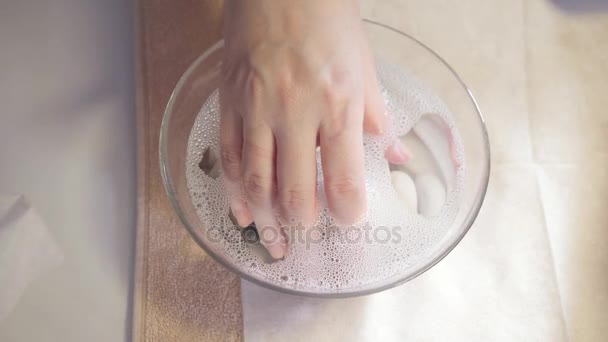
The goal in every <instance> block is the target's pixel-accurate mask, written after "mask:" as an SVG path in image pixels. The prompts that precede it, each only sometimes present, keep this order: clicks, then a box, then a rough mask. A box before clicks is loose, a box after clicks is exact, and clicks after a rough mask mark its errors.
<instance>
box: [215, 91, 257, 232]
mask: <svg viewBox="0 0 608 342" xmlns="http://www.w3.org/2000/svg"><path fill="white" fill-rule="evenodd" d="M229 101H230V100H229V99H227V94H226V92H220V103H221V116H220V154H221V158H220V159H221V163H222V170H223V179H224V183H225V184H226V188H227V191H228V195H229V196H230V209H231V210H232V214H233V215H234V217H235V218H236V220H237V222H238V224H239V226H241V227H247V226H248V225H249V224H250V223H251V222H252V221H253V218H252V216H251V213H250V212H249V209H248V208H247V205H246V203H245V201H244V199H243V198H242V196H241V151H242V147H243V121H242V119H241V117H240V115H238V114H237V113H236V112H235V111H234V110H233V107H232V106H231V105H230V104H229Z"/></svg>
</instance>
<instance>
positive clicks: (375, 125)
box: [363, 46, 388, 135]
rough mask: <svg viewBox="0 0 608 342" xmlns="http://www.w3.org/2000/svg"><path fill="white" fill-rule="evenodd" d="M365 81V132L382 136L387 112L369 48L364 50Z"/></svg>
mask: <svg viewBox="0 0 608 342" xmlns="http://www.w3.org/2000/svg"><path fill="white" fill-rule="evenodd" d="M363 80H364V82H365V89H364V91H365V114H364V117H363V130H364V131H365V132H367V133H370V134H376V135H381V134H383V133H384V130H385V127H386V124H387V121H388V120H387V112H386V107H385V105H384V98H383V97H382V93H381V92H380V87H379V86H378V79H377V77H376V69H375V64H374V59H373V56H372V55H371V53H370V52H369V48H367V46H366V47H365V48H364V59H363Z"/></svg>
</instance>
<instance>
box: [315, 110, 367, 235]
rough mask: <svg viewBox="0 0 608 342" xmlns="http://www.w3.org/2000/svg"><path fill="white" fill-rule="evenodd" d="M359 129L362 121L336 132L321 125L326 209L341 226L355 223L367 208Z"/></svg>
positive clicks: (329, 125)
mask: <svg viewBox="0 0 608 342" xmlns="http://www.w3.org/2000/svg"><path fill="white" fill-rule="evenodd" d="M355 115H356V114H355ZM359 116H362V113H361V114H359ZM361 119H362V118H361ZM360 127H361V121H358V123H357V124H355V125H350V126H347V127H345V129H341V130H339V131H336V130H335V129H334V128H332V124H331V123H330V124H328V123H326V122H324V123H322V124H321V164H322V166H323V177H324V179H325V193H326V196H327V201H328V205H329V209H330V210H331V212H332V214H333V215H334V216H335V218H336V220H337V221H338V222H339V223H341V224H351V223H354V222H355V221H356V220H357V219H358V218H359V217H360V216H361V215H362V214H363V213H364V212H365V208H366V203H365V181H364V158H363V135H362V132H361V128H360Z"/></svg>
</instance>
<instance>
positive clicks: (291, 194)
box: [280, 187, 310, 212]
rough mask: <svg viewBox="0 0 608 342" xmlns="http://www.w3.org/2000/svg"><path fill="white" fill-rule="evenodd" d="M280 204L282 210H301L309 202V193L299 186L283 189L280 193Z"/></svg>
mask: <svg viewBox="0 0 608 342" xmlns="http://www.w3.org/2000/svg"><path fill="white" fill-rule="evenodd" d="M280 200H281V205H282V207H283V210H284V211H287V212H295V211H301V210H302V209H303V208H304V207H306V206H307V205H308V204H309V202H310V193H308V192H307V191H305V190H303V189H302V188H301V187H293V188H290V189H285V190H283V191H282V192H281V194H280Z"/></svg>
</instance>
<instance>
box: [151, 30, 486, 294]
mask: <svg viewBox="0 0 608 342" xmlns="http://www.w3.org/2000/svg"><path fill="white" fill-rule="evenodd" d="M364 27H365V31H366V33H367V35H368V40H369V43H370V45H371V48H372V50H373V52H374V54H375V55H376V57H378V58H379V59H381V60H383V61H386V62H389V63H391V64H393V65H397V66H400V67H403V69H405V70H407V71H408V73H409V74H411V75H413V76H414V77H416V78H417V79H418V80H420V81H422V82H423V83H424V84H425V85H426V86H427V87H428V88H430V89H432V90H433V91H434V92H435V93H436V94H437V95H438V96H439V98H441V99H442V100H443V102H444V103H445V104H446V105H447V107H448V108H449V109H450V111H451V112H452V114H453V117H454V123H455V126H456V128H457V130H458V131H459V132H460V135H461V140H462V145H463V147H464V162H465V165H466V174H465V177H464V186H463V192H462V194H461V200H460V202H459V210H458V212H457V214H456V216H455V219H454V221H453V222H452V224H451V226H450V227H449V228H448V230H447V232H446V234H445V235H444V236H443V237H442V239H441V240H440V241H439V243H437V244H436V245H435V246H434V247H433V248H432V250H431V251H430V252H429V253H427V254H426V257H424V258H423V260H418V261H417V262H416V263H414V264H413V265H412V266H411V267H409V268H408V269H407V270H406V272H404V273H403V274H399V275H398V276H393V277H391V278H387V279H384V280H383V281H381V282H378V283H375V284H373V285H371V286H366V287H362V288H349V289H339V290H336V291H334V292H327V291H322V292H321V291H319V292H315V291H308V290H295V289H292V288H288V287H284V286H281V285H280V284H277V283H273V282H270V281H268V280H266V279H264V278H261V277H256V276H254V275H252V274H249V273H246V272H244V270H242V269H239V266H237V265H236V263H235V262H234V261H233V260H231V259H230V258H229V257H228V256H226V255H225V254H222V253H221V250H220V249H218V247H217V246H214V245H213V244H212V243H211V242H210V240H209V236H208V235H207V234H205V233H206V232H207V230H208V229H209V228H210V227H207V225H206V224H205V222H202V221H201V220H200V219H199V216H198V215H197V212H196V210H195V208H194V205H193V204H192V201H191V198H190V193H189V191H188V188H187V182H186V159H187V146H188V138H189V136H190V132H191V129H192V127H193V124H194V121H195V119H196V117H197V115H198V114H199V112H200V110H201V108H202V106H203V104H204V103H205V101H206V100H207V98H208V97H209V96H210V95H211V94H212V93H213V92H214V91H215V90H216V89H217V88H218V84H219V79H220V69H221V63H222V49H223V42H222V41H220V42H217V43H216V44H214V45H213V46H212V47H211V48H209V49H208V50H207V51H205V52H204V53H203V54H202V55H201V56H200V57H199V58H197V59H196V60H195V61H194V63H192V65H191V66H190V67H189V68H188V69H187V70H186V72H185V73H184V75H183V76H182V77H181V79H180V80H179V82H178V84H177V86H176V87H175V90H174V91H173V94H172V95H171V97H170V99H169V102H168V104H167V108H166V110H165V113H164V117H163V121H162V126H161V132H160V164H161V165H160V166H161V173H162V179H163V183H164V186H165V190H166V192H167V195H168V197H169V200H170V202H171V205H172V206H173V208H174V209H175V212H176V213H177V215H178V216H179V218H180V220H181V222H182V224H183V225H184V227H185V228H186V229H187V230H188V231H189V232H190V234H191V235H192V237H193V239H194V240H195V241H196V242H197V243H198V245H199V246H200V247H201V248H203V249H204V250H205V251H206V252H207V254H209V255H210V256H211V257H213V258H214V259H215V260H216V261H217V262H219V263H220V264H222V265H223V266H224V267H226V268H228V269H229V270H231V271H233V272H235V273H237V274H238V275H239V276H241V277H243V278H244V279H247V280H249V281H252V282H254V283H257V284H259V285H262V286H265V287H267V288H270V289H274V290H278V291H282V292H287V293H291V294H298V295H308V296H315V297H349V296H357V295H365V294H370V293H374V292H379V291H382V290H385V289H388V288H391V287H394V286H397V285H399V284H402V283H405V282H407V281H409V280H411V279H413V278H415V277H416V276H418V275H420V274H422V273H423V272H425V271H426V270H428V269H430V268H431V267H433V266H434V265H435V264H437V263H438V262H439V261H440V260H441V259H443V258H444V257H445V256H446V255H447V254H448V253H449V252H450V251H451V250H452V249H454V247H456V245H457V244H458V243H459V242H460V240H462V238H463V237H464V235H465V234H466V233H467V231H468V230H469V228H470V227H471V225H472V224H473V222H474V220H475V218H476V217H477V214H478V213H479V210H480V207H481V205H482V202H483V200H484V197H485V193H486V189H487V185H488V180H489V171H490V149H489V142H488V135H487V131H486V126H485V124H484V121H483V117H482V115H481V113H480V110H479V108H478V106H477V103H476V102H475V99H474V98H473V95H472V93H471V91H470V90H469V89H468V88H467V86H466V85H465V83H464V82H463V81H462V80H461V79H460V77H459V76H458V75H457V74H456V72H455V71H454V70H453V69H452V67H450V65H449V64H448V63H447V62H446V61H444V60H443V59H442V58H441V57H440V56H439V55H437V53H435V52H434V51H433V50H431V49H430V48H429V47H427V46H426V45H424V44H423V43H421V42H420V41H418V40H416V39H415V38H412V37H410V36H409V35H407V34H405V33H403V32H401V31H399V30H396V29H394V28H392V27H389V26H387V25H384V24H381V23H377V22H373V21H370V20H364Z"/></svg>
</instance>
